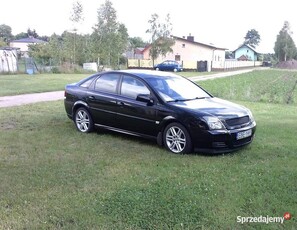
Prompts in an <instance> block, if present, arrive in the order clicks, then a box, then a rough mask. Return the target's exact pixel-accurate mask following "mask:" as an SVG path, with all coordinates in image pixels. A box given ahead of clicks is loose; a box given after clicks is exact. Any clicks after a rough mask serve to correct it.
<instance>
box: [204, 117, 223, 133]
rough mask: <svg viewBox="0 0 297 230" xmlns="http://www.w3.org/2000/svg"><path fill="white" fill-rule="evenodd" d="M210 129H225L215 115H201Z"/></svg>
mask: <svg viewBox="0 0 297 230" xmlns="http://www.w3.org/2000/svg"><path fill="white" fill-rule="evenodd" d="M203 118H204V120H205V121H206V123H207V125H208V127H209V129H210V130H216V129H225V126H224V125H223V123H222V122H221V121H220V119H219V118H217V117H210V116H205V117H203Z"/></svg>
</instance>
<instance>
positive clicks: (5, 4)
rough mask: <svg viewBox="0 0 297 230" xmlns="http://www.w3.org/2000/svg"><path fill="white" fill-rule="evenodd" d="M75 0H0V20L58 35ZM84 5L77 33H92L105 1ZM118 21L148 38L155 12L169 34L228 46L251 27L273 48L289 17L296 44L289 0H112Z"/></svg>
mask: <svg viewBox="0 0 297 230" xmlns="http://www.w3.org/2000/svg"><path fill="white" fill-rule="evenodd" d="M75 1H76V0H50V1H45V0H9V1H2V2H1V10H0V25H1V24H5V25H8V26H10V27H11V28H12V34H13V35H16V34H18V33H21V32H26V31H27V29H28V28H30V29H35V30H36V32H37V33H38V35H40V36H43V35H47V36H51V35H52V34H53V33H56V34H62V33H63V32H64V31H65V30H68V31H71V30H73V28H74V25H73V23H72V22H71V21H70V19H69V18H70V15H71V12H72V6H73V3H74V2H75ZM79 1H80V2H81V4H82V5H83V8H84V13H83V17H84V20H83V22H82V23H81V24H80V25H79V26H78V29H79V32H80V33H81V34H86V33H91V32H92V27H93V26H94V25H95V24H96V23H97V15H98V13H97V11H98V9H99V8H100V6H101V5H102V4H104V2H105V0H79ZM110 1H111V2H112V3H113V7H114V9H115V10H116V12H117V20H118V22H120V23H123V24H124V25H125V26H126V28H127V29H128V33H129V36H130V37H141V38H142V39H143V40H144V41H149V34H148V33H146V30H147V29H149V28H150V24H149V23H148V21H149V20H150V19H151V16H152V14H154V13H156V14H158V15H159V17H160V19H161V20H163V21H165V17H166V15H167V14H169V15H170V17H171V23H172V25H173V31H172V35H174V36H178V37H183V36H188V35H191V36H194V39H195V41H197V42H202V43H206V44H210V43H212V44H214V45H215V46H217V47H220V48H226V49H229V50H231V51H233V50H235V49H236V48H238V47H239V46H240V45H241V44H242V43H243V42H244V37H245V35H246V33H247V32H248V31H249V30H251V29H255V30H257V31H258V33H259V35H260V37H261V41H260V44H259V46H258V47H257V48H256V50H257V51H258V52H260V53H274V50H273V48H274V44H275V41H276V37H277V35H278V34H279V31H280V30H281V29H282V27H283V25H284V22H285V21H288V22H289V23H290V26H291V31H292V32H293V34H292V38H293V40H294V42H295V44H297V13H296V8H295V7H294V6H293V4H294V1H293V0H282V1H264V0H249V1H240V0H203V1H199V0H196V1H195V0H182V1H172V0H149V1H144V0H143V1H142V0H110Z"/></svg>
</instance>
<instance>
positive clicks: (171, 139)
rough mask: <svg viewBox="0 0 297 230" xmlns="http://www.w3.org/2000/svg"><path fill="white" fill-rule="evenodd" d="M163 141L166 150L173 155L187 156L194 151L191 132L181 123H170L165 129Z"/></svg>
mask: <svg viewBox="0 0 297 230" xmlns="http://www.w3.org/2000/svg"><path fill="white" fill-rule="evenodd" d="M163 141H164V145H165V147H166V149H168V150H169V151H171V152H173V153H178V154H185V153H189V152H191V150H192V141H191V137H190V135H189V132H188V131H187V129H186V128H185V127H184V126H183V125H181V124H180V123H176V122H174V123H170V124H169V125H168V126H167V127H166V128H165V130H164V133H163Z"/></svg>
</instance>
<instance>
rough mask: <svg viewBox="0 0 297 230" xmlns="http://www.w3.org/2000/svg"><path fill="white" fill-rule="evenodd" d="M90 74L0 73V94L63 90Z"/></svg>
mask: <svg viewBox="0 0 297 230" xmlns="http://www.w3.org/2000/svg"><path fill="white" fill-rule="evenodd" d="M178 74H180V75H182V76H185V77H192V76H201V75H206V74H210V73H208V72H180V73H178ZM89 75H91V74H35V75H28V74H19V75H1V74H0V96H11V95H18V94H25V93H40V92H49V91H56V90H64V87H65V85H66V84H68V83H73V82H77V81H79V80H81V79H83V78H85V77H87V76H89Z"/></svg>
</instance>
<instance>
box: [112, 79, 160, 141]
mask: <svg viewBox="0 0 297 230" xmlns="http://www.w3.org/2000/svg"><path fill="white" fill-rule="evenodd" d="M137 95H143V96H146V97H147V98H149V97H150V95H151V92H150V90H149V89H148V87H147V86H146V85H145V84H144V83H143V82H142V81H141V80H139V79H136V78H134V77H132V76H127V75H123V76H122V81H121V84H120V95H119V98H118V105H119V107H118V124H119V127H120V128H121V129H124V130H127V131H130V132H133V133H141V134H145V135H149V136H156V135H157V133H158V127H159V122H158V121H157V120H156V114H157V112H156V111H157V110H156V106H155V105H154V104H153V103H148V102H144V101H139V100H136V98H137Z"/></svg>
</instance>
